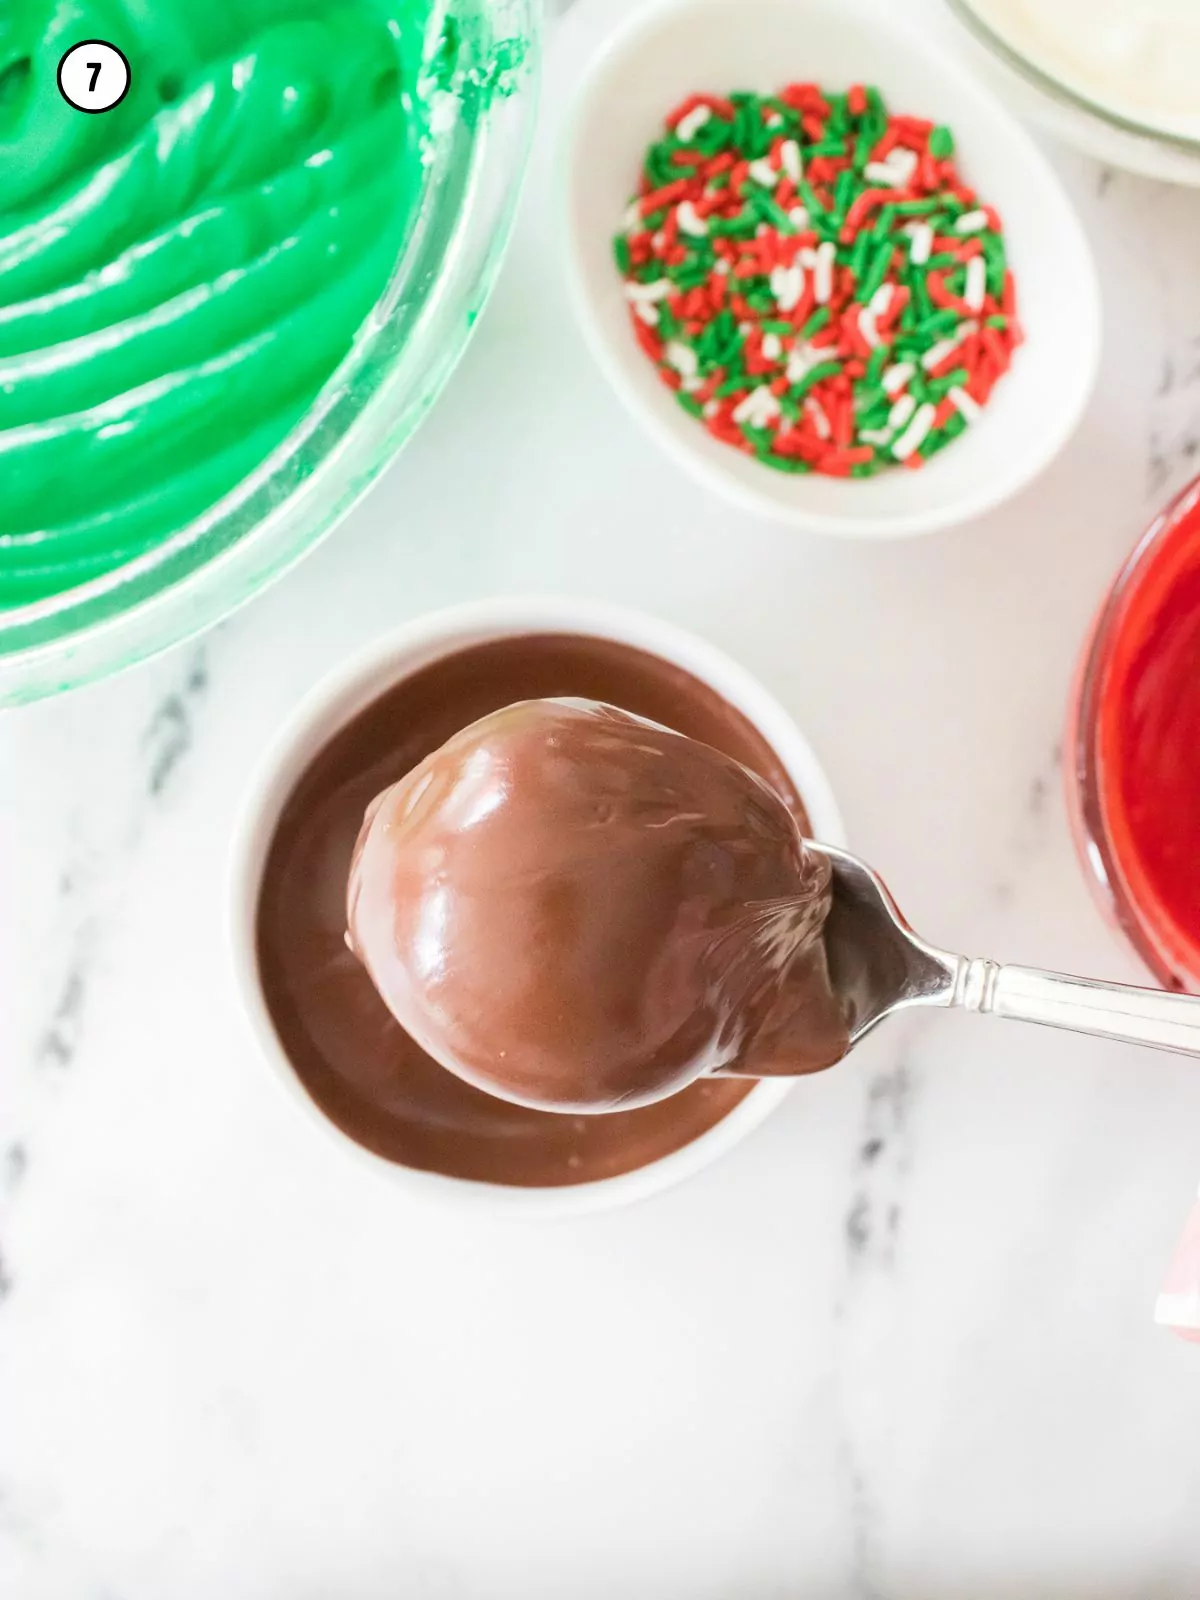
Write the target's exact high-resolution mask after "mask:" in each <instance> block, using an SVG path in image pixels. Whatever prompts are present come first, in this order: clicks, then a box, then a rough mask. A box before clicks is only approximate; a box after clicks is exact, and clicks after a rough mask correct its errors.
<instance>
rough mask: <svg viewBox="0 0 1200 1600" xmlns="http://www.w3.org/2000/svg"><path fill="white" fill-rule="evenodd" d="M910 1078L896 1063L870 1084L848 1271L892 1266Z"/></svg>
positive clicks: (849, 1222) (849, 1221)
mask: <svg viewBox="0 0 1200 1600" xmlns="http://www.w3.org/2000/svg"><path fill="white" fill-rule="evenodd" d="M912 1093H913V1083H912V1077H911V1075H910V1073H909V1070H908V1068H907V1066H905V1064H904V1063H903V1062H899V1063H898V1064H897V1065H896V1066H895V1067H893V1068H891V1069H890V1070H888V1071H886V1072H881V1073H879V1074H878V1075H877V1076H876V1077H875V1078H873V1079H872V1080H871V1084H870V1086H869V1088H868V1090H867V1104H866V1111H865V1118H864V1129H863V1134H862V1137H861V1140H860V1142H859V1146H858V1151H857V1157H856V1161H855V1180H856V1181H855V1187H854V1193H853V1197H852V1199H851V1201H850V1205H849V1208H848V1210H847V1212H846V1220H845V1230H846V1243H847V1246H848V1253H849V1262H850V1266H851V1268H852V1269H856V1268H858V1267H859V1266H861V1265H862V1264H863V1263H870V1264H872V1265H874V1266H880V1267H884V1268H891V1267H892V1266H894V1264H895V1251H896V1240H897V1237H898V1235H899V1232H900V1221H901V1203H900V1192H901V1188H902V1186H903V1179H904V1175H905V1173H906V1172H907V1171H908V1140H907V1130H908V1120H909V1114H910V1103H911V1099H912Z"/></svg>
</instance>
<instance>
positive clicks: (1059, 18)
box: [970, 0, 1200, 140]
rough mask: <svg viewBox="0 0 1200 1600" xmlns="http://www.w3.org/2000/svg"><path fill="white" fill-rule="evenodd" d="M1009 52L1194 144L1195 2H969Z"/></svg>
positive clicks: (1197, 113)
mask: <svg viewBox="0 0 1200 1600" xmlns="http://www.w3.org/2000/svg"><path fill="white" fill-rule="evenodd" d="M970 4H971V7H972V9H973V10H974V11H975V13H976V15H977V16H978V17H979V18H980V19H981V21H983V22H985V23H986V24H987V25H988V26H989V27H990V28H991V29H992V30H993V32H994V33H996V34H997V35H998V36H999V37H1000V38H1001V39H1002V40H1003V41H1004V42H1005V43H1006V44H1007V45H1008V46H1009V47H1010V48H1011V49H1012V50H1014V51H1015V52H1016V53H1017V54H1018V55H1020V56H1022V57H1024V59H1025V60H1026V61H1028V62H1029V64H1030V65H1031V66H1033V67H1036V68H1037V69H1039V70H1040V71H1041V72H1043V73H1045V74H1046V75H1047V76H1048V77H1051V78H1054V79H1056V80H1057V81H1058V82H1059V83H1061V84H1062V85H1063V87H1064V88H1066V89H1069V90H1071V91H1073V92H1074V93H1075V94H1077V95H1080V96H1082V97H1083V98H1084V99H1087V100H1090V101H1091V102H1093V104H1095V105H1097V106H1099V107H1101V108H1102V109H1104V110H1106V111H1109V112H1111V113H1112V114H1114V115H1116V116H1118V117H1123V118H1125V119H1126V120H1127V121H1130V122H1136V123H1139V124H1141V125H1143V126H1145V127H1147V128H1151V129H1154V130H1156V131H1157V132H1160V133H1165V134H1170V135H1174V136H1176V137H1183V138H1194V139H1198V140H1200V0H970Z"/></svg>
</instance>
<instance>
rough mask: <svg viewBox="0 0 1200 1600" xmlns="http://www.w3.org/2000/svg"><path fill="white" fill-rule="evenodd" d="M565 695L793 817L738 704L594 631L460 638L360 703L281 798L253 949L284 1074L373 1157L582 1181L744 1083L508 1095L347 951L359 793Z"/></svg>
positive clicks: (671, 1132)
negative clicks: (765, 791) (475, 1073)
mask: <svg viewBox="0 0 1200 1600" xmlns="http://www.w3.org/2000/svg"><path fill="white" fill-rule="evenodd" d="M564 696H571V697H578V698H581V699H590V700H602V701H607V702H609V703H613V704H616V705H620V706H623V707H625V708H627V709H628V710H630V711H632V712H634V713H636V714H637V715H639V716H643V717H647V718H649V719H651V720H652V721H655V722H659V723H662V724H664V725H665V726H667V727H670V728H674V729H676V730H677V731H678V732H680V733H684V734H687V735H689V736H690V737H691V738H693V739H698V740H700V741H702V742H703V743H705V744H709V745H712V746H714V747H715V748H716V749H719V750H722V751H724V752H725V753H726V754H727V755H729V756H732V757H733V758H734V759H735V760H737V761H740V762H741V763H742V764H743V765H744V766H746V767H749V768H750V769H751V771H753V772H756V773H757V774H758V775H759V776H760V777H761V778H763V779H764V780H765V781H766V782H767V783H768V784H770V785H771V787H772V788H773V789H774V790H775V792H776V793H777V794H778V795H779V796H780V797H781V798H782V799H783V801H784V803H785V804H786V805H787V807H788V809H789V810H790V811H791V812H792V814H793V815H794V816H795V817H796V818H797V819H798V821H799V822H800V824H801V826H802V827H803V826H805V825H806V818H805V815H804V811H803V808H802V806H801V804H800V800H799V797H798V796H797V794H796V792H795V790H794V788H793V786H792V784H791V783H790V781H789V780H788V778H787V775H786V773H785V772H784V770H783V768H782V766H781V764H780V762H779V760H778V758H777V757H776V756H775V754H774V752H773V751H772V750H771V749H770V747H769V746H768V745H767V743H766V742H765V740H764V739H763V738H762V736H761V735H760V734H759V733H758V732H757V731H756V730H755V729H754V728H753V727H752V726H751V725H750V723H749V722H747V720H746V719H745V718H744V717H743V716H742V715H741V713H740V712H738V711H736V710H735V709H734V708H733V707H732V706H730V705H729V704H728V703H727V702H726V701H724V700H722V699H721V697H720V696H719V695H717V694H715V693H714V692H713V691H712V690H711V689H709V688H708V687H707V686H706V685H704V684H702V683H700V682H699V681H698V680H697V679H695V678H693V677H692V676H691V675H690V674H689V673H686V672H684V671H683V670H682V669H680V668H678V667H675V666H673V665H671V664H670V663H668V662H664V661H662V660H660V659H659V658H658V657H655V656H651V655H648V654H646V653H644V652H641V651H638V650H634V649H632V648H630V647H628V646H625V645H619V644H614V643H612V642H611V641H608V640H600V639H589V638H581V637H578V636H575V635H529V636H525V637H521V638H515V639H505V640H498V641H495V642H492V643H489V644H484V645H478V646H474V647H472V648H469V649H466V650H462V651H459V652H458V653H457V654H455V655H452V656H449V657H447V658H445V659H444V660H441V661H438V662H434V663H433V664H432V665H430V666H428V667H425V668H423V669H421V670H420V671H418V672H417V673H415V674H414V675H413V676H412V677H410V678H408V679H406V680H405V681H404V682H402V683H399V684H397V685H396V686H395V687H394V688H393V689H390V690H389V691H387V693H385V694H383V695H382V696H381V697H380V698H379V699H378V700H376V701H375V702H374V703H373V704H372V705H370V706H368V707H367V708H366V710H364V711H362V712H361V713H359V715H358V716H357V717H355V718H354V719H353V720H352V721H351V722H350V723H349V724H348V725H347V726H346V727H345V728H343V729H342V730H341V731H340V732H339V733H338V734H337V735H336V736H335V737H334V738H333V739H332V740H331V741H330V743H329V744H328V745H327V746H326V747H325V748H324V749H323V750H322V751H320V752H319V753H318V754H317V755H316V756H315V757H314V759H313V761H312V763H311V765H310V766H309V767H308V769H307V771H306V772H305V773H304V774H303V776H302V777H301V778H300V780H299V782H298V783H297V785H296V788H295V790H294V791H293V793H292V795H291V796H290V798H289V799H288V801H287V803H286V805H285V806H284V808H283V812H282V814H281V817H280V820H279V823H278V826H277V829H276V832H275V836H274V838H273V840H272V843H271V846H270V849H269V851H268V854H267V860H266V863H265V867H264V872H263V880H262V887H261V892H260V900H259V913H258V959H259V973H260V978H261V982H262V986H263V992H264V995H265V998H266V1001H267V1005H268V1008H269V1010H270V1013H271V1016H272V1019H273V1022H274V1025H275V1028H276V1031H277V1033H278V1035H279V1039H280V1042H281V1044H282V1045H283V1048H284V1050H285V1051H286V1053H287V1055H288V1057H289V1059H290V1060H291V1062H292V1064H293V1066H294V1067H295V1069H296V1072H297V1075H298V1076H299V1078H300V1080H301V1082H302V1083H303V1084H304V1086H305V1088H306V1089H307V1090H308V1092H309V1094H310V1095H311V1096H312V1098H313V1099H314V1100H315V1101H316V1103H317V1105H318V1106H320V1107H321V1109H322V1110H323V1111H324V1112H325V1114H326V1115H327V1116H329V1117H330V1118H331V1119H332V1121H333V1122H335V1123H336V1124H337V1125H338V1126H339V1127H340V1128H341V1129H342V1130H343V1131H344V1132H346V1133H347V1134H349V1135H350V1137H351V1138H353V1139H355V1140H357V1141H358V1142H359V1143H360V1144H363V1145H365V1146H366V1147H367V1148H368V1149H370V1150H374V1151H376V1152H377V1153H378V1154H379V1155H382V1156H385V1157H387V1158H388V1159H389V1160H392V1161H397V1162H400V1163H403V1164H404V1165H407V1166H410V1167H416V1168H419V1169H422V1170H425V1171H435V1172H443V1173H447V1174H450V1175H452V1176H455V1177H460V1178H473V1179H477V1180H481V1181H486V1182H491V1183H504V1184H513V1185H523V1186H528V1187H545V1186H556V1185H564V1184H575V1183H584V1182H588V1181H591V1180H594V1179H598V1178H607V1177H612V1176H615V1175H616V1174H618V1173H622V1172H629V1171H633V1170H634V1169H636V1168H638V1167H641V1166H645V1165H646V1164H647V1163H648V1162H650V1161H654V1160H657V1159H658V1158H660V1157H662V1156H664V1155H667V1154H669V1153H670V1152H672V1151H674V1150H678V1149H680V1148H682V1147H683V1146H684V1145H687V1144H690V1143H691V1142H692V1140H694V1139H695V1138H697V1137H698V1136H699V1135H700V1134H702V1133H704V1132H706V1131H707V1130H708V1129H709V1128H712V1127H713V1126H715V1124H716V1123H718V1122H720V1121H721V1119H722V1118H723V1117H725V1116H726V1115H727V1114H728V1113H729V1112H730V1111H731V1110H732V1109H733V1108H734V1106H736V1105H737V1104H738V1103H739V1101H741V1100H742V1099H743V1098H744V1097H745V1096H746V1095H747V1094H748V1093H749V1092H750V1089H751V1087H752V1085H751V1084H750V1083H747V1082H740V1081H737V1080H733V1079H728V1080H726V1079H708V1080H704V1081H701V1082H698V1083H694V1084H692V1085H691V1086H690V1087H688V1088H686V1089H684V1090H682V1091H681V1092H680V1093H678V1094H676V1095H673V1096H671V1097H670V1098H669V1099H666V1100H662V1101H659V1102H658V1103H657V1104H654V1105H650V1106H645V1107H642V1108H640V1109H638V1110H635V1111H618V1112H614V1113H611V1114H609V1115H606V1116H599V1117H597V1116H566V1115H561V1114H558V1113H555V1112H546V1111H534V1110H528V1109H525V1108H523V1107H520V1106H516V1105H512V1104H509V1103H508V1102H506V1101H503V1100H498V1099H496V1098H494V1097H493V1096H492V1095H489V1094H486V1093H483V1092H482V1091H480V1090H478V1089H475V1088H472V1087H471V1086H470V1085H468V1084H466V1083H464V1082H462V1081H461V1079H459V1078H456V1077H454V1076H453V1075H452V1074H451V1073H449V1072H446V1071H445V1070H444V1069H443V1068H442V1067H440V1066H438V1065H437V1064H436V1063H435V1062H434V1061H433V1060H431V1058H430V1057H429V1056H428V1055H426V1054H425V1052H424V1051H422V1050H421V1049H420V1048H419V1047H418V1046H417V1045H416V1044H415V1043H414V1042H413V1041H412V1040H411V1039H410V1038H409V1036H408V1035H407V1034H406V1033H405V1032H404V1031H403V1029H401V1027H400V1026H399V1024H398V1023H396V1022H395V1021H394V1020H393V1018H392V1016H391V1014H390V1013H389V1011H388V1010H387V1008H386V1006H385V1005H384V1003H383V1001H382V1000H381V999H380V998H379V995H378V994H377V993H376V991H375V988H374V985H373V984H372V982H371V980H370V978H369V977H368V975H367V973H366V971H365V970H364V969H363V967H362V966H361V965H360V964H359V962H358V960H357V959H356V957H355V956H354V955H353V954H352V953H351V951H350V950H349V949H348V948H347V946H346V942H345V907H346V881H347V876H348V873H349V869H350V863H351V857H352V854H353V850H354V845H355V840H356V838H357V836H358V833H359V828H360V825H361V823H362V819H363V815H364V812H365V811H366V809H367V807H368V805H369V804H370V802H371V801H372V799H373V798H374V797H375V796H377V795H378V794H380V793H381V792H382V791H383V790H385V789H387V788H389V787H390V786H391V785H392V784H394V783H396V782H397V781H398V780H399V779H401V778H402V777H404V775H405V774H406V773H408V772H409V771H410V770H411V769H412V768H413V767H415V766H416V765H417V764H418V763H419V762H420V761H423V760H424V759H425V758H426V757H427V756H428V755H430V754H431V753H432V752H433V751H435V750H436V749H438V747H439V746H441V745H443V744H444V743H445V742H446V741H447V739H449V738H450V737H451V736H452V735H453V734H455V733H457V732H458V731H459V730H461V729H462V728H464V727H466V726H467V725H468V724H469V723H472V722H475V721H477V720H478V719H479V718H480V717H482V716H485V715H487V714H488V713H490V712H493V711H496V710H498V709H500V708H501V707H503V706H506V705H509V704H511V703H512V702H514V701H517V700H526V699H542V698H552V697H564Z"/></svg>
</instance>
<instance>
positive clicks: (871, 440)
mask: <svg viewBox="0 0 1200 1600" xmlns="http://www.w3.org/2000/svg"><path fill="white" fill-rule="evenodd" d="M858 437H859V438H860V439H861V440H862V442H863V443H864V444H887V443H888V441H889V440H890V439H891V437H892V434H891V429H890V428H860V429H859V434H858Z"/></svg>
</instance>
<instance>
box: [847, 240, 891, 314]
mask: <svg viewBox="0 0 1200 1600" xmlns="http://www.w3.org/2000/svg"><path fill="white" fill-rule="evenodd" d="M895 253H896V245H895V242H894V240H891V239H886V240H885V241H884V242H883V244H881V245H880V246H879V248H878V249H877V250H876V251H875V253H874V255H872V257H871V264H870V266H869V267H868V268H867V270H866V273H865V275H864V277H863V278H862V280H861V281H860V283H859V285H858V288H857V290H856V291H855V295H854V298H855V299H856V300H858V301H860V302H861V303H862V304H863V305H866V304H867V302H868V301H869V300H870V298H871V296H872V295H873V294H874V293H875V291H876V290H877V289H879V288H882V286H883V280H884V279H885V278H886V277H887V275H888V269H889V267H890V266H891V264H892V257H893V256H894V255H895Z"/></svg>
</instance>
